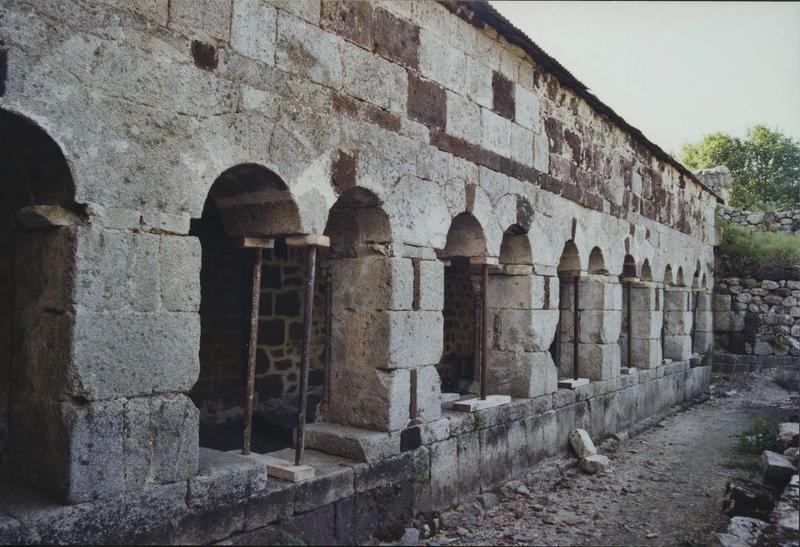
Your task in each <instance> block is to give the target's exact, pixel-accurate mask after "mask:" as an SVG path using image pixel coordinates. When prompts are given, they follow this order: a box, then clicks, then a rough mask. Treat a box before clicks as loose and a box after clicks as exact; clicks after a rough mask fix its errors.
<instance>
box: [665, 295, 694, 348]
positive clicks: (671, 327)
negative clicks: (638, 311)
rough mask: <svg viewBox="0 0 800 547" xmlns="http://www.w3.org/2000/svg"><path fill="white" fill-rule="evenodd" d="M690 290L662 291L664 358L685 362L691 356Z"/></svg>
mask: <svg viewBox="0 0 800 547" xmlns="http://www.w3.org/2000/svg"><path fill="white" fill-rule="evenodd" d="M690 294H691V290H690V289H688V288H686V287H666V288H665V289H664V358H665V359H672V360H673V361H685V360H687V359H689V358H690V357H691V356H692V336H691V328H692V312H691V310H690V308H689V295H690Z"/></svg>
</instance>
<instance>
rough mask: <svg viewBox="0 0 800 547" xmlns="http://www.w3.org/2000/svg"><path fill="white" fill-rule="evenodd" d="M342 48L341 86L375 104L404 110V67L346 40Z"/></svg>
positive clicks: (405, 87) (395, 110)
mask: <svg viewBox="0 0 800 547" xmlns="http://www.w3.org/2000/svg"><path fill="white" fill-rule="evenodd" d="M342 49H343V55H342V69H343V84H344V90H345V91H346V92H347V93H348V94H349V95H352V96H353V97H356V98H359V99H362V100H364V101H367V102H370V103H372V104H374V105H377V106H380V107H382V108H386V109H389V110H392V111H394V112H403V113H405V110H406V102H407V92H408V75H407V74H406V71H405V69H403V68H402V67H401V66H399V65H396V64H394V63H390V62H389V61H386V60H385V59H383V58H382V57H379V56H377V55H373V54H372V53H369V52H367V51H364V50H363V49H361V48H360V47H358V46H355V45H352V44H349V43H345V44H343V45H342Z"/></svg>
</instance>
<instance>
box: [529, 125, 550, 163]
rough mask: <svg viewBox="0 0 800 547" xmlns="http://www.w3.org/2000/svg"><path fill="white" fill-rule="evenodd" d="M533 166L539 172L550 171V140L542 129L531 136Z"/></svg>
mask: <svg viewBox="0 0 800 547" xmlns="http://www.w3.org/2000/svg"><path fill="white" fill-rule="evenodd" d="M533 168H534V169H536V170H537V171H539V172H541V173H549V172H550V142H549V141H548V138H547V134H546V133H545V132H544V131H541V132H539V133H535V134H534V136H533Z"/></svg>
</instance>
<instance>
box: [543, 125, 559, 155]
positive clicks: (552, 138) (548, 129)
mask: <svg viewBox="0 0 800 547" xmlns="http://www.w3.org/2000/svg"><path fill="white" fill-rule="evenodd" d="M544 130H545V133H547V137H548V140H549V142H550V153H551V154H561V143H562V140H563V138H564V137H563V134H562V125H561V122H560V121H558V120H557V119H555V118H549V117H545V119H544Z"/></svg>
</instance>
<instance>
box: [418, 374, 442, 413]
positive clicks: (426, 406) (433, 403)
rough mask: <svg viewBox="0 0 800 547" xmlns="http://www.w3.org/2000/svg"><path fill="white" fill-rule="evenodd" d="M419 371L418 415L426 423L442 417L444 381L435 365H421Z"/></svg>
mask: <svg viewBox="0 0 800 547" xmlns="http://www.w3.org/2000/svg"><path fill="white" fill-rule="evenodd" d="M416 371H417V417H418V418H419V419H420V420H422V421H423V422H424V423H428V422H435V421H436V420H438V419H440V418H441V417H442V402H441V401H442V381H441V379H440V378H439V372H437V370H436V367H435V366H428V367H420V368H418V369H416Z"/></svg>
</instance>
